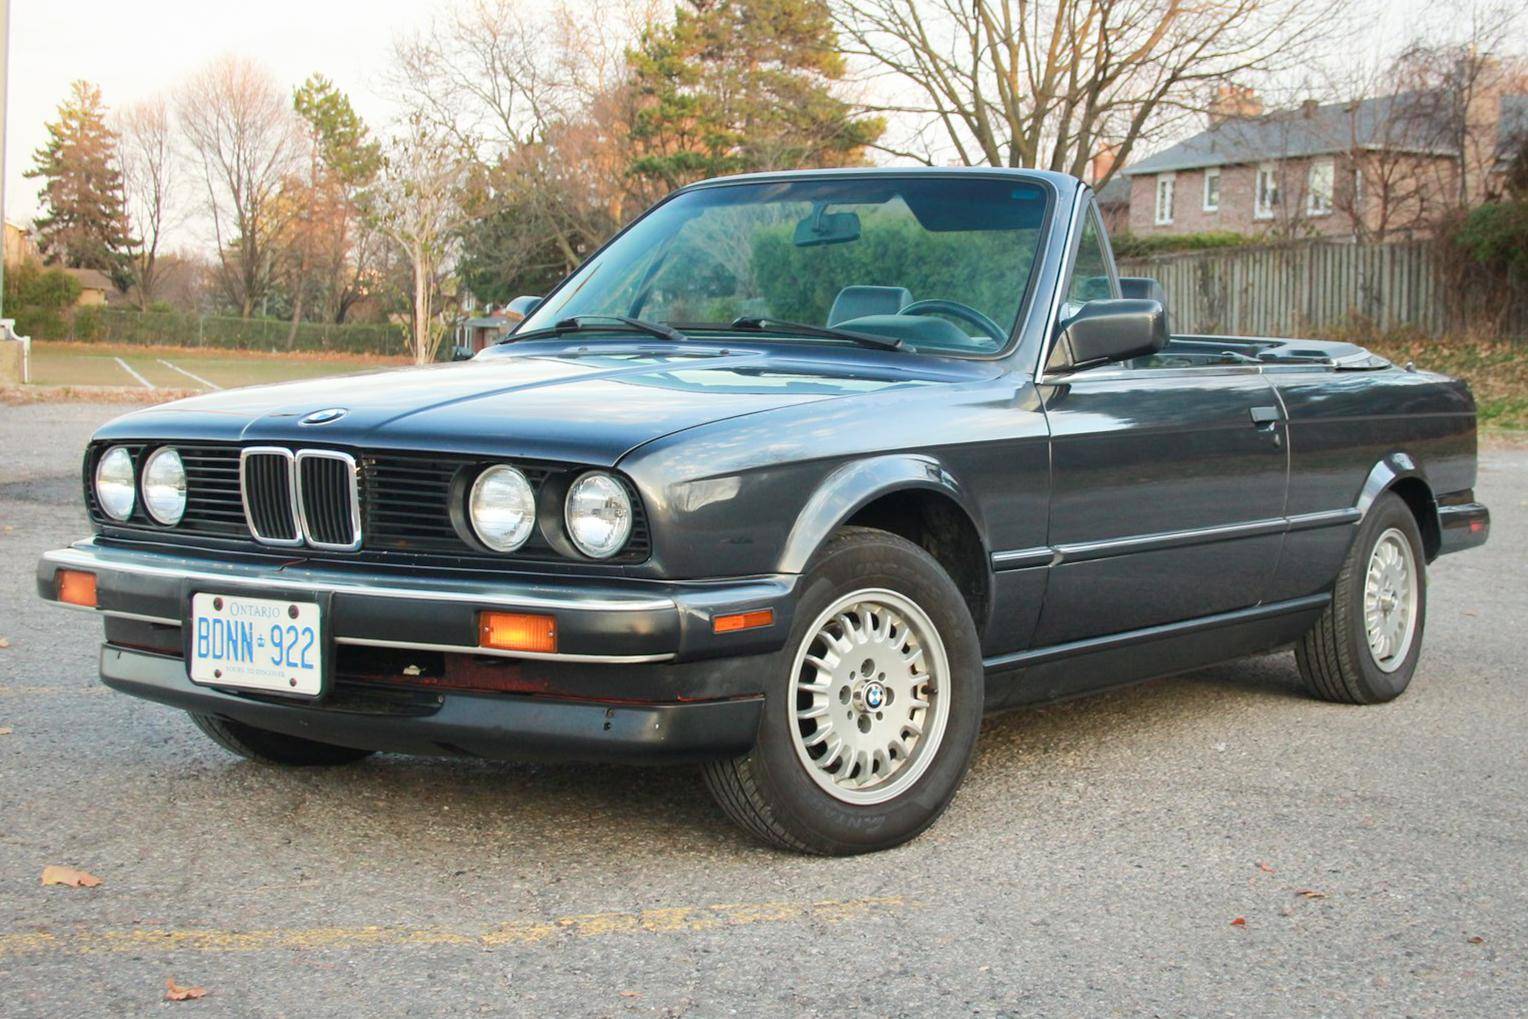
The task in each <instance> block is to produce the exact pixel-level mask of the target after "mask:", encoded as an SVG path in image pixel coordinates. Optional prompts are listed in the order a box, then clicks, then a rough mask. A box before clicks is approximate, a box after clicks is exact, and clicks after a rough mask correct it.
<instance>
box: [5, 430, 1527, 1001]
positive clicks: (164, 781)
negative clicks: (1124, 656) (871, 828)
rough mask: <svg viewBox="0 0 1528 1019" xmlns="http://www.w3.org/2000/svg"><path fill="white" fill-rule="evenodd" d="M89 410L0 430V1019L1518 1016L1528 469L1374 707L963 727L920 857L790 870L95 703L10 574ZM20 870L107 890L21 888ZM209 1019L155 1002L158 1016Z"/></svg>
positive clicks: (82, 625)
mask: <svg viewBox="0 0 1528 1019" xmlns="http://www.w3.org/2000/svg"><path fill="white" fill-rule="evenodd" d="M119 409H120V408H113V407H103V406H90V405H81V404H73V405H54V404H36V405H31V406H21V407H14V406H13V407H5V406H0V450H3V451H4V456H3V457H0V460H3V464H0V525H3V527H0V549H3V551H4V553H5V556H4V559H5V562H7V563H8V564H9V565H8V566H6V567H5V568H4V570H3V571H0V637H5V638H7V639H8V640H9V642H10V647H9V648H7V649H3V650H0V730H4V729H9V730H10V731H9V732H8V733H4V734H0V1011H3V1012H4V1013H5V1014H6V1015H8V1016H22V1015H60V1014H99V1013H102V1012H112V1013H115V1012H131V1013H135V1014H137V1013H143V1012H147V1011H149V1010H151V1009H156V1008H165V1009H170V1010H176V1009H184V1010H188V1011H195V1012H198V1013H199V1014H229V1015H283V1014H287V1015H304V1016H307V1015H357V1014H419V1015H433V1014H454V1015H459V1014H464V1013H473V1012H478V1013H485V1014H486V1013H511V1012H515V1013H521V1012H523V1013H538V1014H553V1013H556V1014H563V1013H572V1014H598V1015H613V1014H618V1013H627V1012H660V1013H673V1014H696V1015H722V1014H728V1013H747V1014H761V1013H762V1014H843V1013H848V1012H859V1013H868V1014H884V1015H918V1014H954V1013H967V1012H969V1013H981V1014H992V1013H1005V1014H1098V1015H1109V1014H1129V1015H1134V1014H1141V1013H1153V1014H1168V1015H1179V1014H1187V1015H1219V1014H1225V1015H1245V1014H1248V1013H1250V1012H1277V1013H1284V1014H1288V1013H1318V1014H1343V1015H1349V1014H1375V1015H1378V1014H1385V1015H1390V1014H1401V1013H1405V1014H1413V1015H1415V1014H1469V1015H1484V1014H1507V1013H1519V1014H1521V1013H1522V1012H1523V1010H1524V1008H1525V1003H1528V882H1525V877H1528V875H1525V861H1528V781H1525V778H1524V770H1525V766H1528V739H1525V720H1528V710H1525V709H1528V694H1525V687H1524V683H1523V678H1522V660H1523V656H1522V651H1521V640H1522V633H1523V631H1524V629H1525V626H1528V552H1525V551H1524V550H1525V549H1528V450H1525V449H1521V448H1518V449H1509V448H1494V449H1488V450H1487V451H1486V452H1485V453H1484V454H1483V457H1482V468H1481V477H1480V484H1479V488H1478V491H1479V494H1480V495H1481V497H1482V498H1483V499H1484V501H1486V502H1487V503H1488V504H1489V505H1490V506H1491V509H1492V511H1493V513H1494V516H1495V519H1494V528H1493V529H1494V533H1493V536H1492V540H1491V543H1490V545H1488V546H1487V547H1486V548H1485V549H1484V550H1480V551H1473V552H1469V553H1465V554H1463V555H1459V556H1452V557H1448V558H1445V559H1443V560H1440V561H1439V562H1438V563H1437V564H1436V565H1435V567H1434V568H1433V570H1432V573H1431V580H1432V604H1431V616H1430V618H1429V620H1428V633H1427V650H1426V652H1425V653H1424V656H1423V659H1422V665H1421V669H1420V671H1419V672H1418V675H1417V678H1416V680H1415V682H1414V683H1413V684H1412V688H1411V690H1410V691H1409V692H1408V693H1407V695H1406V696H1405V697H1403V698H1401V699H1400V700H1399V701H1398V702H1396V703H1394V704H1391V705H1387V706H1384V707H1377V708H1350V707H1339V706H1335V705H1328V704H1322V703H1318V702H1316V701H1313V700H1310V699H1308V698H1306V697H1305V696H1304V695H1303V694H1301V693H1300V690H1299V685H1298V677H1297V675H1296V672H1295V666H1294V661H1293V657H1292V656H1291V655H1289V654H1280V655H1273V656H1269V657H1266V658H1262V659H1257V660H1254V661H1247V662H1240V663H1235V664H1231V665H1225V666H1220V667H1217V668H1214V669H1208V670H1204V671H1201V672H1198V673H1195V674H1193V675H1190V676H1185V677H1181V678H1176V679H1171V680H1164V681H1158V682H1155V683H1150V684H1146V685H1144V686H1139V687H1135V688H1132V689H1129V690H1126V691H1122V692H1118V693H1113V694H1109V695H1105V696H1100V697H1096V698H1092V699H1089V700H1084V701H1076V702H1072V703H1068V704H1064V705H1059V706H1055V707H1051V708H1046V709H1043V710H1034V711H1027V712H1022V713H1015V714H1010V715H1005V716H1002V717H998V718H994V719H991V720H989V721H988V722H987V723H986V726H985V728H984V730H983V734H982V740H981V744H980V748H979V751H978V758H977V760H976V764H975V766H974V768H973V769H972V772H971V775H970V778H969V779H968V780H967V782H966V785H965V788H964V789H963V791H962V792H961V794H960V796H959V798H958V799H957V800H956V802H955V805H954V807H953V808H952V809H951V810H950V812H949V813H948V814H947V815H946V816H945V818H944V819H943V820H942V821H941V822H940V823H939V824H938V825H937V826H936V827H935V828H934V829H933V830H932V831H931V832H930V833H928V834H927V835H925V836H924V837H923V838H921V839H918V840H917V841H916V842H914V843H912V844H911V845H908V846H905V847H903V848H901V849H898V850H894V851H892V852H888V853H882V854H879V855H875V856H872V857H867V858H859V859H854V860H820V859H806V858H802V857H798V856H792V855H788V854H783V853H778V852H773V851H770V850H767V849H764V848H760V847H758V846H756V845H754V844H753V843H751V842H749V841H748V840H747V839H746V838H745V837H744V836H742V835H741V834H739V833H738V832H736V831H734V830H733V829H732V828H731V827H729V826H728V825H727V823H726V822H725V820H724V819H723V818H722V816H721V814H720V813H719V811H718V810H717V809H716V808H715V807H713V806H712V804H711V802H710V800H709V799H708V797H707V796H706V793H705V791H704V790H703V788H702V787H701V785H700V782H699V779H698V776H697V775H696V774H695V773H694V772H693V771H691V770H688V769H678V770H658V769H618V768H604V767H587V766H567V767H548V766H525V765H503V764H488V763H480V762H473V761H452V760H421V759H411V758H403V757H393V756H379V757H376V758H372V759H371V760H369V761H367V762H365V763H363V764H361V765H358V766H355V767H350V768H344V769H339V770H333V771H328V772H290V771H281V770H274V769H269V768H265V767H261V766H258V765H254V764H250V763H245V762H242V761H239V760H237V759H235V758H232V757H230V756H228V755H227V754H225V753H223V752H222V751H221V750H219V749H218V748H217V747H215V746H214V745H212V744H211V743H210V742H208V741H207V740H206V739H205V738H203V737H202V736H201V735H200V734H199V733H198V732H197V731H196V730H195V729H193V728H192V726H191V723H190V722H189V720H188V719H186V718H185V717H184V716H183V715H180V714H179V713H176V712H174V711H171V710H168V709H165V708H162V707H159V706H156V705H153V704H149V703H145V702H140V701H137V700H134V699H131V698H128V697H123V696H120V695H117V694H113V693H110V692H109V691H106V690H105V689H104V688H103V687H101V686H100V685H99V684H98V683H97V681H96V679H95V655H96V646H97V642H98V640H99V632H98V627H97V625H96V624H95V623H94V622H92V621H90V620H89V619H88V618H87V617H84V616H82V615H76V614H73V613H67V612H62V611H59V610H57V609H54V608H51V607H48V606H45V605H44V604H42V603H41V602H39V601H38V600H37V598H36V597H35V594H34V591H33V580H32V572H33V565H34V563H35V561H36V557H37V555H38V554H39V553H40V552H42V551H44V550H45V549H48V548H53V547H57V546H59V545H63V544H66V543H67V542H69V541H70V540H72V539H74V538H77V537H79V536H81V535H82V534H84V533H85V532H86V526H85V522H84V515H83V512H82V510H81V507H80V504H79V498H78V488H79V482H78V466H77V465H78V451H79V449H80V448H81V446H82V444H83V442H84V440H85V438H86V437H87V435H88V434H89V432H90V431H91V430H92V428H93V427H94V426H95V425H97V424H98V423H100V422H102V421H104V420H105V419H107V418H108V417H110V416H112V415H113V414H115V413H117V412H118V410H119ZM48 864H63V865H69V866H73V867H79V868H83V869H85V870H88V871H90V872H91V873H93V874H95V875H97V876H99V877H100V878H102V880H103V881H104V883H103V884H102V885H101V886H100V887H97V888H93V889H84V888H81V889H71V888H65V887H43V886H41V885H40V882H39V877H40V874H41V871H42V868H43V867H44V866H45V865H48ZM167 979H174V980H175V981H176V982H177V983H179V984H181V985H197V986H200V987H203V988H205V989H206V991H207V995H206V997H205V998H204V999H202V1000H200V1001H196V1002H186V1003H183V1004H161V1001H162V998H163V996H164V993H165V981H166V980H167Z"/></svg>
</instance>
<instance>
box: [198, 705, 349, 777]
mask: <svg viewBox="0 0 1528 1019" xmlns="http://www.w3.org/2000/svg"><path fill="white" fill-rule="evenodd" d="M186 713H187V714H188V715H190V716H191V721H193V722H195V723H196V727H197V728H198V729H200V730H202V732H204V733H206V734H207V735H208V736H210V737H211V738H212V741H213V742H214V743H216V744H217V745H218V746H220V747H222V748H223V749H224V750H227V751H228V752H229V753H231V754H238V755H239V756H240V757H246V758H248V759H249V760H251V761H259V762H260V763H261V764H283V765H288V766H296V767H302V768H309V767H327V766H332V765H336V764H354V763H355V762H356V761H359V760H362V759H363V758H366V757H370V756H371V754H372V753H373V752H372V751H370V750H357V749H355V748H354V747H337V746H334V745H333V744H330V743H319V742H317V741H315V740H310V739H303V738H302V737H300V736H288V735H286V734H285V733H279V732H271V731H269V730H268V729H257V728H255V727H254V726H252V725H246V724H244V723H243V722H235V721H234V720H233V719H231V718H220V717H218V716H217V715H198V714H196V713H194V712H189V711H188V712H186Z"/></svg>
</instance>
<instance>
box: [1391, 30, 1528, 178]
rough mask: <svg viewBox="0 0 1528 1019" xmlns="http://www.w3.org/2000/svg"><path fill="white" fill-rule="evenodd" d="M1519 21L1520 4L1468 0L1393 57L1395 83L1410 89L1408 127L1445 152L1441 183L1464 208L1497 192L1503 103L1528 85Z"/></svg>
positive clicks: (1420, 139) (1401, 88)
mask: <svg viewBox="0 0 1528 1019" xmlns="http://www.w3.org/2000/svg"><path fill="white" fill-rule="evenodd" d="M1521 22H1522V8H1521V5H1518V4H1502V3H1497V2H1477V3H1470V4H1465V5H1463V7H1462V8H1458V9H1452V10H1450V11H1449V13H1448V20H1447V21H1442V20H1439V21H1438V22H1437V23H1435V24H1431V25H1428V26H1426V28H1425V29H1424V33H1423V34H1420V35H1419V36H1418V37H1417V38H1416V39H1415V40H1414V41H1413V42H1412V43H1410V45H1408V46H1407V47H1406V48H1405V49H1404V50H1403V51H1402V52H1401V54H1400V56H1399V57H1398V58H1397V59H1396V61H1395V67H1394V69H1393V72H1392V76H1393V79H1394V83H1395V88H1396V90H1397V91H1398V92H1405V93H1410V94H1411V96H1412V100H1411V103H1410V106H1409V109H1408V110H1407V124H1406V129H1407V131H1408V132H1409V134H1410V135H1411V136H1412V137H1414V138H1415V139H1416V140H1417V142H1419V143H1421V144H1425V145H1427V146H1429V147H1431V148H1432V149H1434V150H1435V151H1438V152H1441V153H1446V154H1447V156H1448V157H1449V158H1448V166H1447V169H1446V174H1447V177H1448V179H1447V180H1446V181H1445V182H1444V184H1445V188H1446V190H1447V191H1449V192H1450V193H1451V198H1452V201H1453V202H1454V204H1455V205H1457V206H1458V207H1460V208H1463V207H1465V206H1468V205H1471V204H1473V203H1475V202H1479V201H1482V200H1484V199H1486V198H1489V197H1492V196H1491V195H1489V194H1488V193H1487V192H1488V175H1489V173H1490V170H1491V168H1492V165H1493V164H1494V162H1495V160H1496V156H1497V142H1498V136H1497V124H1498V117H1499V108H1498V103H1499V100H1500V97H1501V96H1502V95H1503V94H1504V93H1507V92H1521V91H1523V90H1524V89H1525V88H1528V68H1525V65H1524V58H1523V54H1522V53H1521V52H1517V53H1513V52H1511V48H1512V45H1513V43H1514V42H1515V40H1516V38H1517V37H1516V32H1517V29H1518V27H1519V25H1520V24H1521Z"/></svg>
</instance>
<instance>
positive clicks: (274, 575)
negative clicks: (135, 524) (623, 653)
mask: <svg viewBox="0 0 1528 1019" xmlns="http://www.w3.org/2000/svg"><path fill="white" fill-rule="evenodd" d="M42 558H43V561H44V562H47V563H51V564H52V565H55V566H61V567H65V568H68V569H79V570H111V571H114V572H117V573H129V574H135V575H138V576H146V577H175V578H182V579H187V580H192V581H195V582H197V583H208V584H223V585H229V586H234V587H283V588H289V589H291V590H296V591H317V592H326V591H332V592H334V593H335V594H354V595H365V596H367V597H370V598H406V599H409V600H413V601H445V602H460V603H463V604H471V605H483V606H488V607H494V608H536V609H561V610H563V611H567V612H662V611H664V610H668V609H674V608H675V605H674V602H673V600H672V599H669V598H655V597H651V596H647V595H634V596H632V597H630V598H575V597H553V596H549V595H544V594H529V593H521V594H486V593H481V592H474V591H442V590H439V589H435V588H420V587H407V586H404V585H401V584H398V585H394V584H362V583H354V582H348V581H345V580H341V579H339V578H336V579H334V580H328V579H325V580H322V581H314V580H303V579H301V578H298V577H292V576H288V575H286V574H285V573H283V572H282V568H278V569H273V570H269V571H266V572H261V573H253V572H233V571H232V570H230V571H228V572H223V571H211V570H195V569H171V568H169V567H164V566H152V565H149V564H147V563H138V562H131V561H126V560H119V559H116V558H114V557H112V556H111V555H110V554H106V555H102V554H100V553H99V552H86V551H84V550H82V549H78V548H63V549H57V550H55V551H52V552H45V553H43V557H42ZM175 625H177V626H179V625H180V623H179V621H176V623H175Z"/></svg>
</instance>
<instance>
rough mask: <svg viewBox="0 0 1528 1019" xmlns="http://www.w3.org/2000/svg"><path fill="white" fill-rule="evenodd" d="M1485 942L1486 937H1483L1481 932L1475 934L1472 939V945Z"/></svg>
mask: <svg viewBox="0 0 1528 1019" xmlns="http://www.w3.org/2000/svg"><path fill="white" fill-rule="evenodd" d="M1485 943H1486V939H1485V938H1483V937H1481V936H1480V935H1479V934H1477V935H1475V936H1474V937H1473V938H1471V939H1470V944H1472V945H1483V944H1485Z"/></svg>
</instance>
